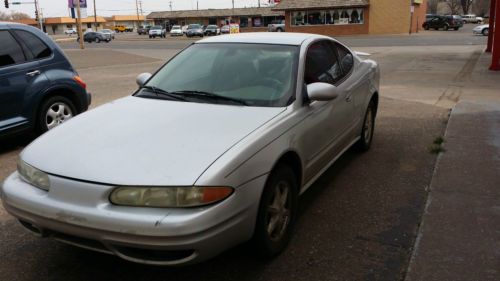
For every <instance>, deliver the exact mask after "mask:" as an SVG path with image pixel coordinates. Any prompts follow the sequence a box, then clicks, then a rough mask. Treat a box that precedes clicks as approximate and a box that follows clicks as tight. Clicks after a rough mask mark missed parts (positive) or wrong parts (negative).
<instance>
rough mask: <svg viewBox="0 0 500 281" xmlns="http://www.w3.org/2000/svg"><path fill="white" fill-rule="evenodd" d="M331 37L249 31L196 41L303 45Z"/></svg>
mask: <svg viewBox="0 0 500 281" xmlns="http://www.w3.org/2000/svg"><path fill="white" fill-rule="evenodd" d="M314 38H318V39H331V38H330V37H326V36H323V35H318V34H310V33H293V32H282V33H279V32H278V33H275V32H249V33H239V34H231V35H222V36H217V37H210V38H207V39H203V40H200V41H198V42H196V43H197V44H199V43H256V44H281V45H296V46H298V45H301V44H302V42H304V41H305V40H308V39H314Z"/></svg>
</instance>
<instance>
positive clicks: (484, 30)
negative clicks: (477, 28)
mask: <svg viewBox="0 0 500 281" xmlns="http://www.w3.org/2000/svg"><path fill="white" fill-rule="evenodd" d="M481 33H483V35H484V36H488V35H489V34H490V29H489V28H485V29H483V32H481Z"/></svg>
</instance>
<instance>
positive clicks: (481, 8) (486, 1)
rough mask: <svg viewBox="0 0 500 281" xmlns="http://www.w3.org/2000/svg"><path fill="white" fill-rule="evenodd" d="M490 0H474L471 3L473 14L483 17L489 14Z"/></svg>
mask: <svg viewBox="0 0 500 281" xmlns="http://www.w3.org/2000/svg"><path fill="white" fill-rule="evenodd" d="M490 1H491V0H475V1H474V3H473V4H472V11H473V12H474V14H476V15H478V16H480V17H484V16H487V15H489V11H490Z"/></svg>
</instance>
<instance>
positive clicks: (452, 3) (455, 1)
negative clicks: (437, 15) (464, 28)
mask: <svg viewBox="0 0 500 281" xmlns="http://www.w3.org/2000/svg"><path fill="white" fill-rule="evenodd" d="M461 1H462V0H445V1H443V2H444V3H446V5H448V7H449V8H450V11H451V14H453V15H458V14H459V13H460V8H461V7H462V4H461V3H460V2H461Z"/></svg>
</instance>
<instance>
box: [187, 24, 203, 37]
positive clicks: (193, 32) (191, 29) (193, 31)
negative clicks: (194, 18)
mask: <svg viewBox="0 0 500 281" xmlns="http://www.w3.org/2000/svg"><path fill="white" fill-rule="evenodd" d="M186 36H187V37H194V36H200V37H203V28H202V27H201V25H199V24H190V25H189V26H188V28H187V30H186Z"/></svg>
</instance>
